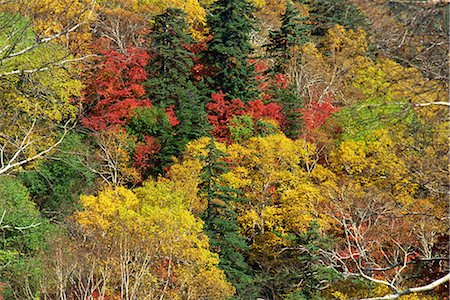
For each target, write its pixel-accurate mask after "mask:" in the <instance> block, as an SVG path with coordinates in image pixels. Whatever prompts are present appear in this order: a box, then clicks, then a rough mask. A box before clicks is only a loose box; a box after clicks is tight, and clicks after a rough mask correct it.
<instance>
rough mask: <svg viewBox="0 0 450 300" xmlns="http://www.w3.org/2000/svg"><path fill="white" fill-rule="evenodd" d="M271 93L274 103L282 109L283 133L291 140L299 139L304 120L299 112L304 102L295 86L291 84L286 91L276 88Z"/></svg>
mask: <svg viewBox="0 0 450 300" xmlns="http://www.w3.org/2000/svg"><path fill="white" fill-rule="evenodd" d="M271 92H272V93H273V99H274V101H276V102H278V103H280V104H281V107H282V109H281V112H282V115H283V120H282V123H281V129H282V130H283V133H284V134H285V135H286V136H287V137H289V138H291V139H296V138H298V136H299V135H300V133H301V130H302V128H303V120H302V118H301V114H300V112H299V109H300V108H302V107H303V100H302V99H301V98H300V96H299V95H298V94H297V91H296V87H295V85H293V84H291V85H289V86H288V87H287V88H285V89H279V88H275V89H274V90H273V91H271Z"/></svg>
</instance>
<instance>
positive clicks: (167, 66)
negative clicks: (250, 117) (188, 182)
mask: <svg viewBox="0 0 450 300" xmlns="http://www.w3.org/2000/svg"><path fill="white" fill-rule="evenodd" d="M187 31H188V26H187V24H186V21H185V13H184V12H183V11H181V10H179V9H172V8H171V9H167V11H166V12H165V13H163V14H161V15H158V16H156V17H155V24H154V26H153V30H152V32H151V34H150V35H149V38H150V39H151V52H152V53H151V54H152V59H151V60H150V63H149V67H148V80H147V81H146V83H145V87H146V90H147V94H148V97H149V98H150V99H151V101H152V103H153V104H154V105H155V107H156V110H154V111H153V112H154V113H157V112H158V111H159V114H160V116H161V110H163V111H164V110H165V109H168V108H169V109H171V110H172V111H173V113H174V117H175V118H176V120H178V121H179V124H177V125H175V126H174V127H173V128H171V129H170V127H167V126H165V125H163V128H160V129H158V128H157V127H158V126H161V125H162V123H160V122H157V123H156V124H153V125H155V126H153V125H152V126H151V127H152V128H149V127H148V126H147V128H146V130H144V131H142V130H139V129H138V128H137V127H136V126H135V127H134V128H133V130H134V131H138V132H140V133H145V135H153V136H155V137H158V138H159V137H161V138H162V140H161V141H160V144H161V147H162V148H161V152H160V156H161V162H162V164H163V166H162V169H164V167H165V166H167V164H168V163H170V162H171V157H172V156H174V155H175V156H177V155H179V154H180V153H181V152H182V151H183V149H184V146H185V145H186V144H187V143H188V142H189V141H191V140H193V139H197V138H200V137H202V136H204V135H205V134H206V132H207V130H208V128H209V127H208V122H207V118H206V112H205V103H206V102H207V100H208V98H207V97H206V96H205V95H202V94H204V93H202V92H200V91H199V89H198V88H197V86H196V85H194V83H193V81H192V78H191V69H192V67H193V66H194V62H193V60H192V59H193V54H192V53H191V52H189V51H188V50H187V47H188V46H190V45H192V44H193V43H194V40H193V39H192V38H191V37H190V36H189V34H188V33H187ZM135 115H139V114H138V113H136V114H135ZM147 115H148V113H147ZM146 118H147V121H144V123H145V122H147V123H148V122H153V121H151V120H152V119H153V120H154V121H156V120H158V118H156V115H155V116H153V118H148V116H147V117H146ZM141 120H143V119H142V118H141ZM135 125H136V124H135ZM147 125H148V124H147ZM159 134H161V136H159Z"/></svg>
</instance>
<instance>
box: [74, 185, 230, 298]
mask: <svg viewBox="0 0 450 300" xmlns="http://www.w3.org/2000/svg"><path fill="white" fill-rule="evenodd" d="M80 200H81V203H82V205H83V207H84V209H85V210H84V211H82V212H79V213H77V214H76V215H75V219H76V221H77V222H78V223H79V224H80V225H82V227H83V229H84V231H85V233H87V234H88V236H90V238H91V239H90V243H91V247H93V248H95V249H96V251H100V250H101V251H106V252H104V253H102V254H101V255H104V256H105V257H109V258H108V260H107V261H102V262H101V263H100V261H99V264H98V265H99V266H98V269H97V270H96V271H95V272H102V271H101V270H102V269H101V268H102V267H101V265H103V270H108V272H109V274H108V276H109V278H111V280H109V281H107V282H102V283H101V287H102V289H105V290H111V291H114V290H116V291H117V290H120V289H121V288H123V286H124V284H126V283H125V282H123V278H129V279H127V280H131V282H132V283H133V285H134V289H135V291H134V292H135V293H136V295H138V296H137V297H138V298H143V297H144V296H148V295H152V294H156V293H161V294H163V295H165V296H166V297H168V298H170V299H182V298H183V297H184V296H183V295H190V297H192V298H193V299H205V298H213V299H227V298H228V297H230V296H231V295H232V294H233V293H234V288H233V287H232V286H231V285H230V284H228V283H227V282H226V281H225V275H224V273H223V272H222V271H220V270H219V269H218V268H217V264H218V262H219V260H218V257H217V255H215V254H213V253H211V252H210V251H209V249H208V247H209V245H208V239H207V237H206V236H205V235H204V234H203V233H202V226H203V222H202V221H201V220H199V219H197V218H196V217H195V216H194V215H193V214H192V213H191V212H190V211H189V203H188V200H187V199H186V197H185V192H184V191H177V190H175V189H174V188H173V186H172V185H171V184H169V183H164V182H153V181H149V182H146V183H145V184H144V185H143V187H141V188H138V189H135V190H133V191H132V190H129V189H126V188H124V187H115V188H107V189H105V190H103V191H101V192H100V193H99V195H98V196H82V197H81V199H80ZM102 249H103V250H102ZM132 258H133V259H132ZM93 259H94V260H95V259H99V260H101V259H102V258H101V257H98V258H93ZM130 259H131V261H129V262H127V261H128V260H130ZM135 259H137V260H135ZM92 263H94V264H95V261H93V262H92ZM124 263H125V264H128V266H127V268H125V269H124V268H123V266H124ZM103 272H104V271H103ZM121 281H122V283H121ZM109 296H115V295H114V294H111V295H109Z"/></svg>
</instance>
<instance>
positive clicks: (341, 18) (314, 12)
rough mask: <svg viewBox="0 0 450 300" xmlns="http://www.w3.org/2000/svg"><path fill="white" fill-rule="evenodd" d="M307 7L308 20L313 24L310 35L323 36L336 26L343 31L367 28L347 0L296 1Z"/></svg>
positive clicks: (365, 23)
mask: <svg viewBox="0 0 450 300" xmlns="http://www.w3.org/2000/svg"><path fill="white" fill-rule="evenodd" d="M297 1H298V2H299V3H302V4H306V5H308V8H309V15H310V20H311V21H312V23H313V26H312V30H311V31H312V35H313V36H316V37H321V36H324V35H325V34H326V32H327V30H328V29H330V28H331V27H333V26H334V25H336V24H339V25H342V26H344V27H345V29H357V28H358V27H362V28H366V27H368V23H367V19H366V17H365V16H364V15H363V13H362V12H361V11H360V10H359V9H358V7H356V6H355V5H354V4H352V3H351V2H350V1H349V0H297Z"/></svg>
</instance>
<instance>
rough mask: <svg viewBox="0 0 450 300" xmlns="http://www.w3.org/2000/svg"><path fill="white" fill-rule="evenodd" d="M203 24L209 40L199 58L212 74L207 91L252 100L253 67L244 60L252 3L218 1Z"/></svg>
mask: <svg viewBox="0 0 450 300" xmlns="http://www.w3.org/2000/svg"><path fill="white" fill-rule="evenodd" d="M207 21H208V25H209V28H210V32H211V35H212V38H211V40H210V41H209V42H208V43H207V49H206V51H205V52H204V53H203V58H204V60H205V63H206V64H208V65H209V66H211V68H212V70H213V72H214V75H213V76H212V78H211V80H210V86H211V88H212V89H213V90H215V91H217V90H222V92H224V93H225V94H227V95H228V97H229V98H231V99H236V98H240V99H241V100H242V101H244V102H248V101H250V100H254V99H256V98H257V96H258V91H257V81H256V79H255V68H254V66H253V65H251V64H249V63H248V61H247V59H248V58H249V55H250V54H251V53H252V46H251V44H250V33H251V31H252V30H253V29H254V16H253V6H252V4H251V3H250V2H249V1H248V0H218V1H216V2H214V3H213V4H212V7H211V10H210V14H209V15H208V19H207Z"/></svg>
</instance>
